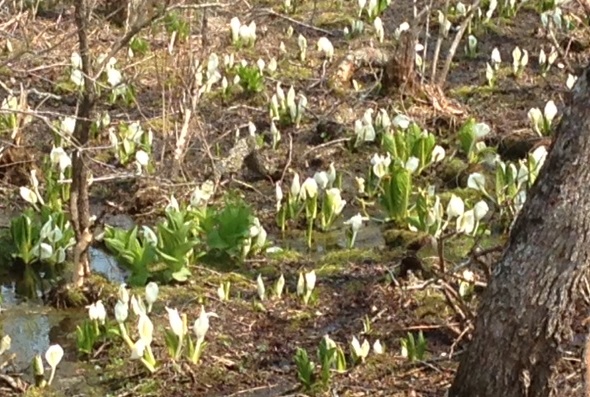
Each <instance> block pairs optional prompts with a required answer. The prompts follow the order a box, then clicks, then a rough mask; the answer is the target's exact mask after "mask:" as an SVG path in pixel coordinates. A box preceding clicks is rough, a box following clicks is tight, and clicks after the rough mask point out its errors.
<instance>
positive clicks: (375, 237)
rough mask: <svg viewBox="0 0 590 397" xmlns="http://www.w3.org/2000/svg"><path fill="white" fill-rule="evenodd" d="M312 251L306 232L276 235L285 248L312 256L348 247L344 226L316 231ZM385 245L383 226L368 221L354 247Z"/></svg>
mask: <svg viewBox="0 0 590 397" xmlns="http://www.w3.org/2000/svg"><path fill="white" fill-rule="evenodd" d="M313 240H314V241H313V244H312V249H311V251H309V250H308V248H307V241H306V237H305V234H304V233H298V234H296V235H293V234H287V235H286V236H285V237H284V238H281V237H276V243H277V245H279V246H280V247H281V248H283V249H290V250H293V251H297V252H300V253H309V254H310V255H311V256H312V257H315V256H318V255H319V256H321V255H325V254H326V253H328V252H333V251H337V250H342V249H346V248H347V245H348V241H347V239H346V232H345V229H344V227H343V228H339V229H337V230H334V231H332V232H329V233H320V232H317V231H314V234H313ZM384 245H385V239H384V238H383V231H382V227H381V225H379V224H376V223H367V224H365V225H363V227H362V228H361V229H360V230H359V232H358V234H357V236H356V240H355V243H354V248H358V249H367V248H376V247H381V246H384Z"/></svg>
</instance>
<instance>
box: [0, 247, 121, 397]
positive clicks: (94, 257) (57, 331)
mask: <svg viewBox="0 0 590 397" xmlns="http://www.w3.org/2000/svg"><path fill="white" fill-rule="evenodd" d="M90 257H91V267H92V270H93V271H95V272H96V273H100V274H103V275H104V276H105V277H106V278H108V279H109V280H110V281H112V282H114V283H121V282H123V281H124V280H125V278H126V277H127V273H126V272H125V271H124V270H123V269H121V268H120V267H119V266H118V265H117V262H116V261H115V259H114V258H113V257H111V256H110V255H108V254H107V253H106V252H104V251H102V250H99V249H95V248H91V251H90ZM39 295H40V292H39ZM0 296H1V297H2V305H1V306H2V310H1V312H0V337H2V336H4V335H9V336H10V338H11V340H12V342H11V348H10V350H9V351H8V352H7V353H5V355H4V356H3V357H6V356H7V355H11V354H13V355H14V360H13V361H12V365H11V366H9V367H8V368H7V369H8V370H10V371H11V372H15V373H22V377H23V379H24V380H26V381H28V382H32V381H33V376H32V368H31V362H32V360H33V358H34V357H35V355H37V354H40V355H41V357H44V355H45V352H46V351H47V348H48V347H49V346H50V345H53V344H59V345H61V347H62V348H63V349H64V352H65V354H64V358H63V360H62V362H61V363H60V364H59V366H58V369H57V373H56V378H55V381H54V384H53V389H57V390H61V391H63V392H64V393H66V392H67V394H68V395H69V394H70V393H75V394H77V395H85V396H90V395H92V396H98V395H105V392H103V391H101V390H98V389H97V388H96V386H91V383H96V382H92V381H89V379H93V378H97V376H98V375H99V374H100V371H99V370H96V369H94V368H93V367H92V366H91V365H88V364H86V363H84V362H81V361H78V359H77V348H76V327H77V325H78V324H80V323H81V322H82V320H83V319H84V318H85V317H86V316H87V313H86V310H84V309H67V310H57V309H54V308H51V307H48V306H44V305H43V304H42V302H40V300H31V299H26V298H23V297H21V296H19V295H18V293H17V291H16V283H15V282H7V283H5V284H3V285H0ZM1 361H2V358H0V362H1ZM45 365H46V364H45ZM46 369H48V368H47V365H46Z"/></svg>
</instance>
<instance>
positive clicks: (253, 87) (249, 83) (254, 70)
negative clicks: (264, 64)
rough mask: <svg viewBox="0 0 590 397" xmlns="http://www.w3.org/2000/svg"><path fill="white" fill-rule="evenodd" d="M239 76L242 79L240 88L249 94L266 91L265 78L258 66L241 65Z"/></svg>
mask: <svg viewBox="0 0 590 397" xmlns="http://www.w3.org/2000/svg"><path fill="white" fill-rule="evenodd" d="M236 73H237V74H236V75H237V76H238V77H239V78H240V86H241V87H242V89H243V90H244V91H245V92H246V93H248V94H257V93H259V92H262V90H264V77H263V76H262V72H261V71H260V69H259V68H258V67H257V66H254V65H239V66H238V67H237V72H236Z"/></svg>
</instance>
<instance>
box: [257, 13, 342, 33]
mask: <svg viewBox="0 0 590 397" xmlns="http://www.w3.org/2000/svg"><path fill="white" fill-rule="evenodd" d="M261 11H262V12H265V13H267V14H270V15H274V16H276V17H279V18H282V19H285V20H287V21H289V22H291V23H294V24H296V25H299V26H303V27H304V28H307V29H311V30H315V31H317V32H321V33H323V34H325V35H327V36H336V34H335V33H333V32H330V31H329V30H326V29H322V28H318V27H315V26H312V25H308V24H307V23H305V22H301V21H298V20H296V19H293V18H291V17H288V16H286V15H283V14H280V13H278V12H276V11H273V10H271V9H268V8H265V9H263V10H261Z"/></svg>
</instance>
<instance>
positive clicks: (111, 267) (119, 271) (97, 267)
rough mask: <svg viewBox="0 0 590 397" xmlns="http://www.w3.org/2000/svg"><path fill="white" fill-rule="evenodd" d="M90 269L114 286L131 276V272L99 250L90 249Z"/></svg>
mask: <svg viewBox="0 0 590 397" xmlns="http://www.w3.org/2000/svg"><path fill="white" fill-rule="evenodd" d="M90 267H91V269H92V271H93V272H95V273H98V274H102V275H103V276H105V277H106V278H107V280H109V281H110V282H112V283H113V284H121V283H122V282H124V281H125V280H126V279H127V277H128V276H129V272H128V271H127V270H125V269H123V268H121V267H120V266H119V264H118V263H117V260H116V259H115V258H114V257H113V256H111V255H110V254H108V253H107V252H105V251H103V250H101V249H97V248H90Z"/></svg>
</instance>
